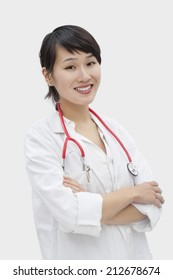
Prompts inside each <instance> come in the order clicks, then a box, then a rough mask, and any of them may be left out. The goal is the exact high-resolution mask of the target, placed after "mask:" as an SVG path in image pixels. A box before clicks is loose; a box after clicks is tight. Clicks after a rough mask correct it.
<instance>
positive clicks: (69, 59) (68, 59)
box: [63, 54, 94, 63]
mask: <svg viewBox="0 0 173 280" xmlns="http://www.w3.org/2000/svg"><path fill="white" fill-rule="evenodd" d="M92 56H94V55H93V54H89V55H87V56H86V58H90V57H92ZM71 60H77V58H75V57H69V58H66V59H64V60H63V63H64V62H67V61H71Z"/></svg>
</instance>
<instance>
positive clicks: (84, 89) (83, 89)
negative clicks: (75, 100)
mask: <svg viewBox="0 0 173 280" xmlns="http://www.w3.org/2000/svg"><path fill="white" fill-rule="evenodd" d="M90 88H91V86H88V87H80V88H76V89H77V90H78V91H86V90H89V89H90Z"/></svg>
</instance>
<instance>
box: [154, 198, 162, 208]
mask: <svg viewBox="0 0 173 280" xmlns="http://www.w3.org/2000/svg"><path fill="white" fill-rule="evenodd" d="M153 204H154V205H155V206H156V207H158V208H161V207H162V203H161V202H160V200H159V199H157V198H156V199H155V200H154V203H153Z"/></svg>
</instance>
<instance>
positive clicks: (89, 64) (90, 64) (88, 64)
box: [87, 61, 97, 67]
mask: <svg viewBox="0 0 173 280" xmlns="http://www.w3.org/2000/svg"><path fill="white" fill-rule="evenodd" d="M95 64H97V62H95V61H90V62H88V63H87V66H89V67H92V66H94V65H95Z"/></svg>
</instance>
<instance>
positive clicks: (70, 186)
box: [64, 183, 80, 191]
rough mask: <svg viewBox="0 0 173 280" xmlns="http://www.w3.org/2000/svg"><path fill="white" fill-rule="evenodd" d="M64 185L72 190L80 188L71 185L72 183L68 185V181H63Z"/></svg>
mask: <svg viewBox="0 0 173 280" xmlns="http://www.w3.org/2000/svg"><path fill="white" fill-rule="evenodd" d="M64 186H65V187H68V188H70V189H73V190H75V191H79V190H80V188H79V187H76V186H72V185H70V184H68V183H64Z"/></svg>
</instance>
